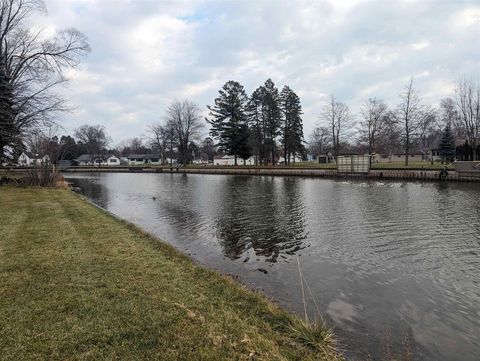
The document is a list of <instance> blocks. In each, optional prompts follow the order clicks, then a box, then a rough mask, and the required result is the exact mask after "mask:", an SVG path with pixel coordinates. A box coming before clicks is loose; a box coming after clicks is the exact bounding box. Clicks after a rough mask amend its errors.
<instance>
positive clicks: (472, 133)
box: [455, 77, 480, 160]
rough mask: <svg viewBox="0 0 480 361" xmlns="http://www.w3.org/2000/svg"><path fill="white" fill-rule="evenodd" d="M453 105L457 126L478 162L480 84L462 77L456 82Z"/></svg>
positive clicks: (479, 143)
mask: <svg viewBox="0 0 480 361" xmlns="http://www.w3.org/2000/svg"><path fill="white" fill-rule="evenodd" d="M455 103H456V107H457V112H458V125H459V127H461V129H462V130H463V132H464V133H465V136H466V138H467V140H468V143H469V144H470V146H471V147H472V148H473V160H478V154H477V147H478V146H479V145H480V83H479V82H478V81H475V80H473V79H468V78H466V77H464V78H463V79H462V80H460V81H458V82H457V86H456V88H455Z"/></svg>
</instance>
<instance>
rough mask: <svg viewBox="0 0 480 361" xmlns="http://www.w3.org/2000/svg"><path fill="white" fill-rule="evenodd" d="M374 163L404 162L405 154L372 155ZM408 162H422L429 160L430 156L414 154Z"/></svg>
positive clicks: (409, 157)
mask: <svg viewBox="0 0 480 361" xmlns="http://www.w3.org/2000/svg"><path fill="white" fill-rule="evenodd" d="M371 157H372V163H392V162H402V161H403V160H405V153H395V154H379V153H373V154H371ZM408 160H409V161H411V162H421V161H427V160H429V156H428V155H427V156H426V155H424V154H422V153H413V154H409V155H408Z"/></svg>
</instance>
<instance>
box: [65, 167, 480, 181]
mask: <svg viewBox="0 0 480 361" xmlns="http://www.w3.org/2000/svg"><path fill="white" fill-rule="evenodd" d="M62 172H66V173H77V172H105V173H117V172H118V173H183V174H189V173H190V174H223V175H264V176H301V177H323V178H339V179H372V180H385V179H392V180H407V181H437V182H480V174H478V175H477V174H469V173H458V172H456V171H455V170H451V169H447V172H448V175H447V176H446V178H444V179H441V170H431V169H398V168H396V169H395V168H382V169H371V170H370V171H369V173H358V174H354V173H338V172H337V170H336V169H335V168H313V167H311V168H300V167H298V168H297V167H295V168H287V167H283V168H282V167H221V166H219V167H69V168H65V169H62Z"/></svg>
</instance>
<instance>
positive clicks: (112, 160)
mask: <svg viewBox="0 0 480 361" xmlns="http://www.w3.org/2000/svg"><path fill="white" fill-rule="evenodd" d="M106 163H107V165H120V158H118V157H116V156H114V155H111V156H110V157H108V158H107V162H106Z"/></svg>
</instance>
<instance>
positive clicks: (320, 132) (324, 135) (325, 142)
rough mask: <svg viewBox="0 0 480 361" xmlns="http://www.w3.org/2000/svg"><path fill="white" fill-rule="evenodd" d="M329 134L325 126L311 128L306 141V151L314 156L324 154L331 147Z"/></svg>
mask: <svg viewBox="0 0 480 361" xmlns="http://www.w3.org/2000/svg"><path fill="white" fill-rule="evenodd" d="M331 144H332V143H331V134H330V131H329V130H328V128H327V127H316V128H315V129H313V132H312V134H311V135H310V139H309V142H308V151H309V152H310V154H312V155H313V156H314V157H317V156H318V155H320V154H325V153H326V152H327V151H328V150H329V149H330V148H331Z"/></svg>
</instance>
